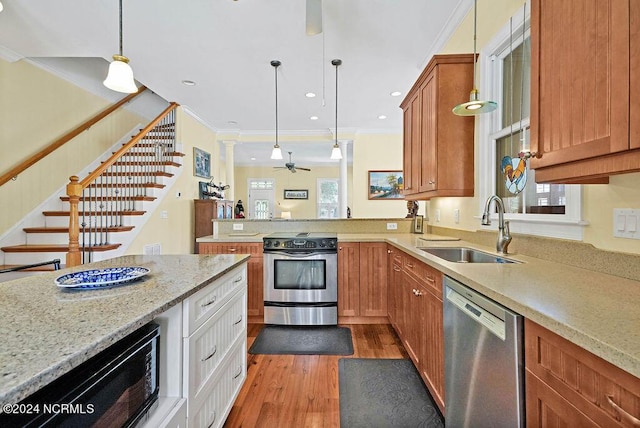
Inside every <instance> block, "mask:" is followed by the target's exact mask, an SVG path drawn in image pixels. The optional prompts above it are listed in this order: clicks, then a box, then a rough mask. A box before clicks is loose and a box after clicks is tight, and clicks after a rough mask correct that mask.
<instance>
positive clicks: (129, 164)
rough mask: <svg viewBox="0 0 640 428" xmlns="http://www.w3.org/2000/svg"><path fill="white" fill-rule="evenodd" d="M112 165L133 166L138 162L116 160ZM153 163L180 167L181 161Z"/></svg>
mask: <svg viewBox="0 0 640 428" xmlns="http://www.w3.org/2000/svg"><path fill="white" fill-rule="evenodd" d="M114 165H117V166H133V165H139V163H138V162H116V163H114ZM154 165H164V166H175V167H181V166H182V164H181V163H178V162H174V161H161V162H155V163H154Z"/></svg>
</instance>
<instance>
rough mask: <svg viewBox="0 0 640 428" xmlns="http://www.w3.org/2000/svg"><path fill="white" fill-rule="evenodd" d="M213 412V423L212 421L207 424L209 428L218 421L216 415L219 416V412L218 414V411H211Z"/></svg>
mask: <svg viewBox="0 0 640 428" xmlns="http://www.w3.org/2000/svg"><path fill="white" fill-rule="evenodd" d="M211 413H213V420H212V421H211V423H210V424H209V425H207V428H211V427H212V426H213V424H214V423H216V416H217V414H216V412H215V411H213V412H211Z"/></svg>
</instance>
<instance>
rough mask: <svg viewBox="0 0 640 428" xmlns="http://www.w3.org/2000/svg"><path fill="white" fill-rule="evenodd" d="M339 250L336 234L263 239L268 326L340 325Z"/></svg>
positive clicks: (290, 234)
mask: <svg viewBox="0 0 640 428" xmlns="http://www.w3.org/2000/svg"><path fill="white" fill-rule="evenodd" d="M337 247H338V238H337V237H336V234H335V233H334V234H331V233H298V234H295V233H274V234H271V235H268V236H266V237H264V238H263V251H264V322H265V324H285V325H335V324H337V323H338V249H337Z"/></svg>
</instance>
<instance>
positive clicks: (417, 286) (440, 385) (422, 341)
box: [402, 254, 444, 414]
mask: <svg viewBox="0 0 640 428" xmlns="http://www.w3.org/2000/svg"><path fill="white" fill-rule="evenodd" d="M402 266H403V267H402V272H403V276H402V278H403V290H404V296H403V304H404V307H403V311H402V312H403V313H405V314H406V313H407V312H408V313H409V314H408V315H405V317H406V318H405V319H404V337H403V343H404V344H405V347H406V348H407V351H408V352H409V355H410V356H411V358H412V360H413V362H414V364H415V365H416V368H417V369H418V372H419V373H420V376H422V379H423V380H424V382H425V384H426V385H427V388H428V389H429V392H430V393H431V396H432V397H433V399H434V401H435V402H436V404H437V405H438V407H439V408H440V411H441V412H442V413H443V414H444V323H443V305H442V273H441V272H440V271H438V270H436V269H434V268H432V267H430V266H428V265H427V264H425V263H423V262H421V261H419V260H418V259H416V258H414V257H412V256H410V255H408V254H405V255H404V256H403V265H402ZM407 309H408V311H407Z"/></svg>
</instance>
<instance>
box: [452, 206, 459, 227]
mask: <svg viewBox="0 0 640 428" xmlns="http://www.w3.org/2000/svg"><path fill="white" fill-rule="evenodd" d="M453 221H454V222H455V223H456V224H458V223H460V210H459V209H457V208H456V209H455V210H453Z"/></svg>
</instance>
